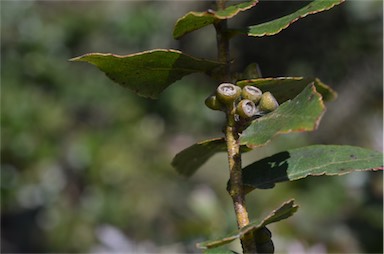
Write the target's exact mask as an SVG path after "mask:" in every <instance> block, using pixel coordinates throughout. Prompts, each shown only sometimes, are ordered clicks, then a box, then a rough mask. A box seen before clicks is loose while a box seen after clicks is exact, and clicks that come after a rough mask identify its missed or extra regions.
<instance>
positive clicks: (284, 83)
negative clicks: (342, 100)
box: [236, 77, 337, 104]
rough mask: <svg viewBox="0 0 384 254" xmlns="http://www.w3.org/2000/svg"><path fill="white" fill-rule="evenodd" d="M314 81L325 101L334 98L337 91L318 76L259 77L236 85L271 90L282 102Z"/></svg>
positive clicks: (291, 97)
mask: <svg viewBox="0 0 384 254" xmlns="http://www.w3.org/2000/svg"><path fill="white" fill-rule="evenodd" d="M310 83H313V84H314V85H315V87H316V91H317V92H319V93H320V94H321V96H322V97H323V100H324V101H330V100H334V99H335V98H336V96H337V95H336V92H335V91H333V90H332V88H330V87H329V86H327V85H326V84H324V83H323V82H321V81H320V80H319V79H317V78H303V77H281V78H259V79H251V80H241V81H238V82H237V83H236V85H238V86H241V87H244V86H246V85H251V86H256V87H258V88H259V89H261V91H263V92H266V91H268V92H271V93H272V94H273V96H274V97H275V98H276V99H277V101H278V102H279V103H280V104H281V103H283V102H285V101H287V100H289V99H293V98H295V97H296V95H298V94H299V93H301V91H303V90H304V88H305V87H306V86H307V85H308V84H310Z"/></svg>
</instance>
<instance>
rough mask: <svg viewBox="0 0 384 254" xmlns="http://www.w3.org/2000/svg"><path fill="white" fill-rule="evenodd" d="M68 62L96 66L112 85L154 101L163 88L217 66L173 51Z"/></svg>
mask: <svg viewBox="0 0 384 254" xmlns="http://www.w3.org/2000/svg"><path fill="white" fill-rule="evenodd" d="M71 61H76V62H87V63H90V64H93V65H96V67H97V68H99V69H100V70H101V71H103V72H105V74H106V75H107V76H108V77H109V78H110V79H112V80H113V81H114V82H116V83H118V84H120V85H122V86H124V87H127V88H129V89H130V90H132V91H133V92H135V93H137V94H138V95H141V96H144V97H149V98H157V97H158V95H159V94H160V93H161V92H162V91H163V90H164V89H165V88H167V87H168V86H169V85H171V84H172V83H174V82H175V81H177V80H179V79H181V78H182V77H184V76H186V75H189V74H192V73H195V72H209V71H211V70H213V69H214V68H216V67H218V66H220V65H221V64H220V63H218V62H213V61H208V60H204V59H199V58H194V57H191V56H188V55H186V54H183V53H182V52H180V51H177V50H165V49H156V50H150V51H145V52H140V53H136V54H131V55H126V56H120V55H114V54H101V53H91V54H86V55H83V56H79V57H76V58H73V59H71Z"/></svg>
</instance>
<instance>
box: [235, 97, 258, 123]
mask: <svg viewBox="0 0 384 254" xmlns="http://www.w3.org/2000/svg"><path fill="white" fill-rule="evenodd" d="M255 112H256V106H255V103H253V101H251V100H247V99H245V100H241V101H240V102H239V104H237V107H236V113H237V114H238V115H239V116H240V117H241V118H244V119H248V118H251V117H252V116H253V115H254V114H255Z"/></svg>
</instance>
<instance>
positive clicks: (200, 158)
mask: <svg viewBox="0 0 384 254" xmlns="http://www.w3.org/2000/svg"><path fill="white" fill-rule="evenodd" d="M240 149H241V151H242V152H248V151H250V149H249V148H247V147H246V146H241V148H240ZM225 151H227V144H226V143H225V139H224V138H215V139H209V140H204V141H202V142H199V143H196V144H194V145H192V146H190V147H188V148H186V149H184V150H183V151H181V152H179V153H178V154H176V156H175V157H174V158H173V160H172V166H173V167H174V168H175V169H176V170H177V172H179V173H180V174H182V175H184V176H187V177H189V176H191V175H193V174H194V173H195V172H196V170H197V169H199V167H201V166H202V165H203V164H204V163H205V162H206V161H207V160H208V159H209V158H211V157H212V156H213V155H215V154H216V153H219V152H225Z"/></svg>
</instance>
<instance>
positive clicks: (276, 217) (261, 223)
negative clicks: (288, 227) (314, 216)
mask: <svg viewBox="0 0 384 254" xmlns="http://www.w3.org/2000/svg"><path fill="white" fill-rule="evenodd" d="M297 209H298V206H297V205H296V204H295V203H294V200H293V199H292V200H289V201H287V202H284V203H283V204H282V205H281V206H280V207H279V208H277V209H276V210H274V211H272V212H271V213H270V214H269V215H268V216H267V217H265V218H264V219H263V220H257V221H254V222H251V223H250V224H248V225H247V226H245V227H243V228H241V229H240V230H237V231H235V232H234V233H231V234H228V235H226V236H225V237H222V238H219V239H217V240H212V241H206V242H202V243H198V244H197V247H198V248H200V249H209V248H215V247H218V246H222V245H224V244H227V243H230V242H232V241H233V240H236V239H238V238H241V237H242V236H244V235H245V234H247V233H250V232H254V231H256V230H259V229H260V228H262V227H265V226H266V225H268V224H271V223H273V222H278V221H280V220H283V219H286V218H289V217H290V216H292V215H293V214H294V213H295V212H296V211H297Z"/></svg>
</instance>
